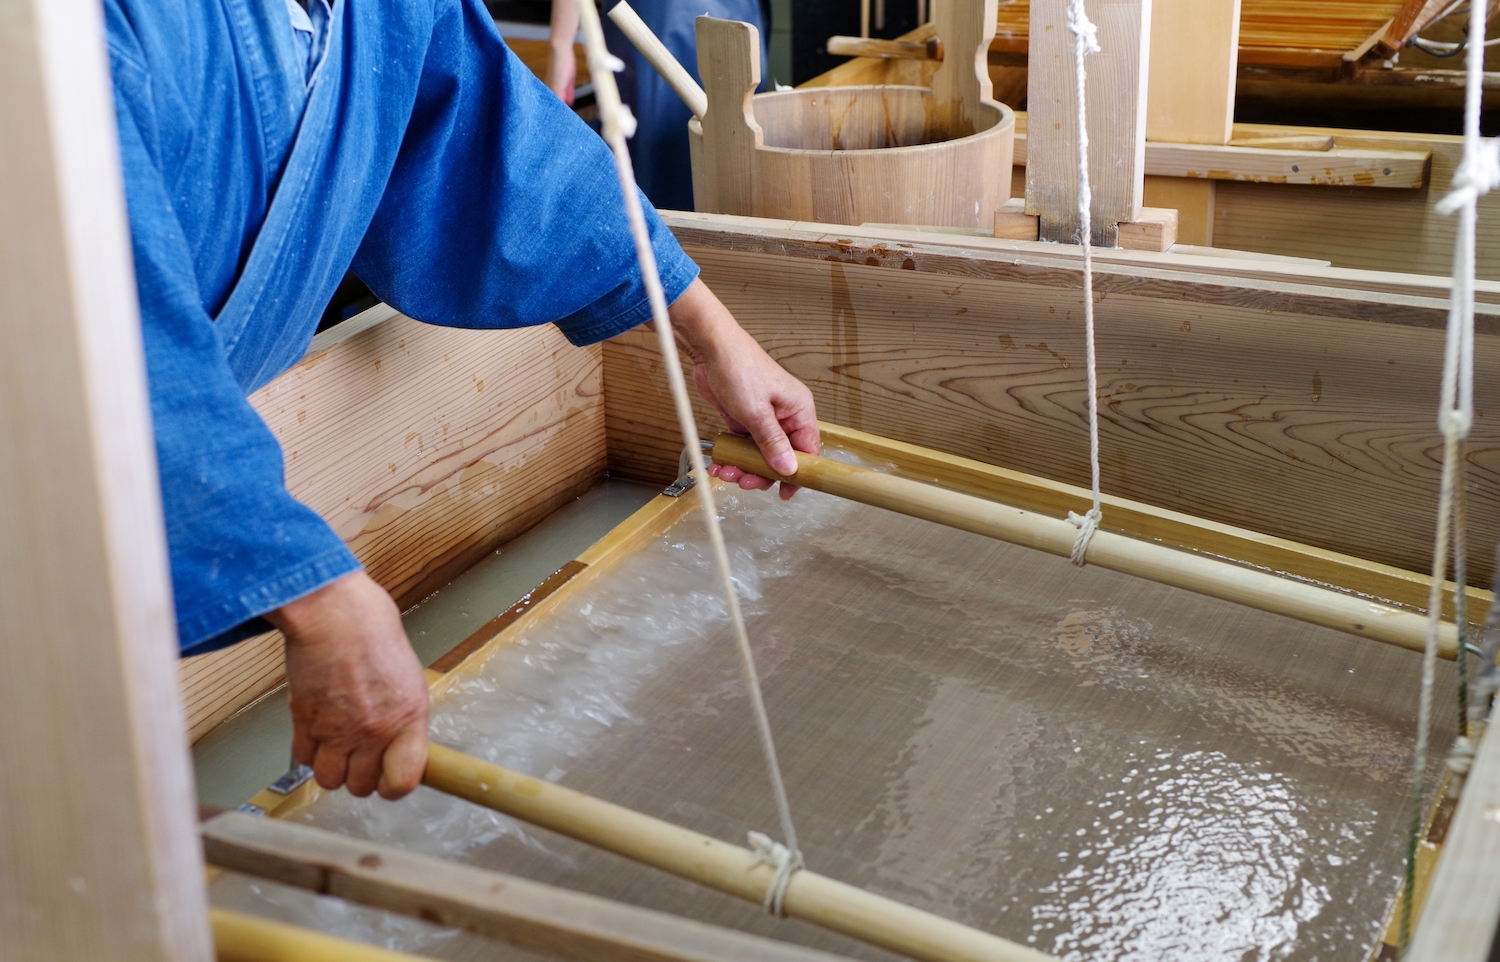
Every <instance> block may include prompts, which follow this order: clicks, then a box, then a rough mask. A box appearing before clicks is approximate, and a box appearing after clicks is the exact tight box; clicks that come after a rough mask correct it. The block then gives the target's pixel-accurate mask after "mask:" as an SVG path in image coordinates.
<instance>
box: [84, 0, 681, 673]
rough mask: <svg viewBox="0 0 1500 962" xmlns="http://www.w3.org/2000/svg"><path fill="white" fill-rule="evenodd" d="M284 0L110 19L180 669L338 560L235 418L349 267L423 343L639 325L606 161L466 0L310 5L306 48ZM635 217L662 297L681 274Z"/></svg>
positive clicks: (154, 5)
mask: <svg viewBox="0 0 1500 962" xmlns="http://www.w3.org/2000/svg"><path fill="white" fill-rule="evenodd" d="M288 2H289V0H173V2H168V0H105V12H106V23H107V32H108V41H109V52H110V59H111V66H112V70H113V74H114V85H115V100H116V108H117V112H118V117H119V126H120V147H121V155H122V161H123V166H124V174H125V193H126V200H127V203H128V206H129V212H130V227H131V238H132V242H133V249H134V254H135V268H136V280H137V285H138V288H139V292H140V307H141V326H142V331H143V334H144V340H145V347H146V365H147V373H148V376H149V380H150V389H151V410H152V416H153V418H154V421H155V430H156V446H157V458H158V463H159V466H160V472H161V487H162V498H163V502H164V504H165V509H166V523H167V542H168V547H169V548H170V552H171V563H172V588H173V591H174V594H175V598H176V605H177V628H178V635H179V639H180V643H181V646H182V650H183V652H184V654H196V653H199V652H203V651H209V650H212V649H214V648H218V647H222V646H224V645H226V644H230V643H232V642H234V641H237V640H239V639H241V638H245V637H248V636H250V635H252V634H255V633H258V632H260V631H264V630H266V628H267V625H266V623H265V622H264V621H263V620H262V619H261V618H260V617H259V616H260V615H262V614H264V613H265V612H267V611H270V610H272V609H274V608H277V607H280V606H281V605H282V604H285V603H286V602H288V601H291V600H293V599H295V598H298V597H300V596H302V595H305V594H307V593H308V592H310V591H312V590H314V589H315V588H318V587H320V586H321V585H324V584H326V583H328V582H329V581H331V580H333V579H335V578H337V577H339V576H340V575H343V574H346V573H348V572H350V571H353V570H355V569H357V568H358V567H359V562H358V561H357V560H356V559H355V558H354V556H353V555H352V554H350V552H349V550H348V549H347V548H346V547H345V546H344V544H343V542H342V541H341V540H340V539H339V538H338V536H337V535H335V534H334V533H333V531H332V529H330V528H329V527H328V525H327V524H326V523H325V522H324V521H323V520H322V519H321V518H319V517H318V516H317V515H316V514H315V513H313V512H312V511H311V510H310V509H309V508H307V507H306V506H304V505H302V504H300V503H299V502H298V501H296V500H295V499H294V498H293V497H292V496H291V495H290V494H288V493H287V490H286V485H285V479H284V473H283V467H282V460H281V448H280V446H279V445H278V444H277V442H276V439H275V437H273V436H272V434H271V432H270V431H269V430H268V429H267V427H266V425H265V423H264V422H263V421H261V419H260V417H259V416H258V415H257V414H256V412H255V410H254V409H253V408H252V407H251V406H250V404H249V402H248V401H247V400H246V397H247V395H249V394H250V393H251V392H253V391H255V390H256V389H257V388H260V387H261V386H263V385H265V384H266V383H268V382H269V381H271V380H272V379H273V378H275V377H276V376H277V375H278V374H280V373H281V372H282V371H284V370H286V369H287V368H288V367H290V366H292V365H293V364H295V363H296V362H297V361H298V359H299V358H301V356H302V354H303V352H304V351H305V350H306V348H307V345H308V343H309V341H310V340H311V339H312V335H313V332H314V330H315V328H316V325H317V321H318V318H319V315H320V314H321V312H322V309H323V307H324V305H325V304H326V303H327V301H328V299H329V297H330V296H331V295H332V293H333V290H334V288H335V287H336V286H337V284H338V282H339V280H340V279H341V278H342V277H343V275H344V273H345V271H346V270H347V269H348V268H349V267H350V266H351V264H352V266H353V268H354V270H355V271H356V272H357V273H358V274H359V276H360V277H361V278H362V279H363V280H364V281H365V283H367V284H368V285H369V286H370V289H371V290H372V291H374V292H375V294H376V295H378V296H379V297H381V298H382V299H384V300H385V301H386V302H388V303H390V304H392V305H393V306H395V307H396V308H398V309H399V310H400V311H402V312H403V313H405V314H407V315H409V316H411V317H414V318H417V319H419V320H422V321H427V322H430V323H434V324H444V325H450V326H456V327H473V328H510V327H524V326H528V325H534V324H546V323H555V324H557V325H558V327H559V328H561V329H562V331H563V333H565V334H566V335H567V337H568V339H569V340H571V341H572V342H573V343H575V344H590V343H593V342H595V341H599V340H602V339H604V338H606V337H610V336H612V335H614V334H617V333H620V332H621V331H625V330H627V329H629V328H631V327H634V326H636V325H638V324H640V323H642V322H643V321H644V320H646V319H647V318H648V316H649V308H648V307H647V304H646V295H645V292H644V289H643V287H642V284H641V281H640V275H639V271H638V269H637V268H636V264H635V255H634V249H633V246H632V244H631V240H630V236H629V229H628V226H627V224H626V221H625V215H624V206H623V203H622V201H621V197H620V191H619V186H618V181H617V180H616V178H615V172H614V168H613V166H612V165H611V162H610V158H609V154H608V151H607V150H606V148H605V146H604V144H603V142H602V141H600V139H599V138H598V137H597V136H596V135H595V134H594V133H593V132H592V131H590V130H589V129H588V127H586V126H585V125H584V124H583V123H582V122H581V121H579V120H578V118H577V117H576V116H575V115H574V114H573V113H572V111H570V110H568V109H567V108H566V107H565V106H563V105H562V103H561V102H560V101H558V99H557V98H556V97H554V96H553V95H552V94H551V93H550V92H549V91H548V90H547V89H546V87H544V86H543V85H542V84H541V83H539V82H538V81H537V80H535V79H534V78H533V77H532V76H531V74H530V72H529V71H528V70H527V69H526V68H525V67H524V66H523V65H522V64H521V63H520V61H519V60H517V59H516V57H515V56H514V55H512V54H511V53H510V51H509V50H508V49H506V47H505V45H504V44H503V43H502V42H501V40H500V37H499V35H498V34H497V33H496V31H495V27H494V24H493V22H492V21H491V20H490V18H489V16H488V14H487V13H486V12H485V9H484V7H483V6H482V5H481V4H480V3H479V0H335V2H334V3H333V5H332V7H331V10H329V9H327V7H326V4H325V0H311V5H310V6H311V8H312V12H314V13H317V14H320V16H315V17H313V18H312V20H311V21H308V20H307V19H306V18H303V21H302V22H303V25H304V26H303V28H302V29H294V28H293V25H292V21H291V20H290V19H289V16H288V9H289V8H288V6H287V4H288ZM312 5H317V6H312ZM309 22H311V23H313V24H314V25H315V31H316V32H315V33H313V34H309V33H308V32H307V31H306V29H305V26H306V24H307V23H309ZM650 221H651V229H652V232H653V236H654V238H655V247H656V256H657V259H658V261H659V262H660V264H661V271H662V279H663V282H664V284H665V286H666V291H667V296H668V298H669V299H675V298H676V297H677V296H678V295H680V294H681V293H682V292H683V291H684V290H686V289H687V286H688V284H690V283H691V282H692V280H693V278H694V277H696V276H697V268H696V267H695V266H694V265H693V263H692V262H691V261H690V260H689V259H688V258H687V256H686V255H684V254H683V252H682V250H681V248H680V247H678V246H677V244H676V242H675V241H674V240H673V239H672V237H671V234H670V233H669V232H668V231H667V230H666V229H665V228H664V227H663V226H662V224H661V222H660V221H659V220H658V219H657V218H656V217H655V215H654V213H651V214H650ZM502 389H503V386H502Z"/></svg>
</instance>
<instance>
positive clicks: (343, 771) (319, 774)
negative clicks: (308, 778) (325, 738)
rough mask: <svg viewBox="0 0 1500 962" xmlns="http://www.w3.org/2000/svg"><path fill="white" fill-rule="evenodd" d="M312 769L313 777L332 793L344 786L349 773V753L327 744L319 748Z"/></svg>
mask: <svg viewBox="0 0 1500 962" xmlns="http://www.w3.org/2000/svg"><path fill="white" fill-rule="evenodd" d="M312 768H313V777H314V778H316V779H317V780H318V784H319V785H320V786H321V787H323V788H326V789H328V790H329V791H330V792H331V791H333V790H334V789H335V788H338V787H339V786H340V785H342V784H344V780H345V777H346V776H347V774H348V771H349V752H348V750H347V749H339V748H336V747H335V746H333V745H331V744H329V743H327V742H325V743H323V744H321V745H319V746H318V754H317V757H316V758H314V759H313V766H312Z"/></svg>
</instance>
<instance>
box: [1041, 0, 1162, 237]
mask: <svg viewBox="0 0 1500 962" xmlns="http://www.w3.org/2000/svg"><path fill="white" fill-rule="evenodd" d="M1067 7H1068V0H1035V2H1033V3H1032V4H1031V50H1030V55H1029V60H1028V64H1027V69H1028V71H1029V74H1028V77H1027V96H1026V108H1027V111H1028V115H1029V119H1030V123H1029V127H1028V143H1027V153H1026V164H1027V166H1026V213H1028V214H1032V215H1035V216H1037V217H1039V218H1041V221H1040V225H1039V226H1040V229H1041V239H1042V240H1048V241H1058V242H1061V243H1076V242H1077V240H1078V232H1079V228H1080V221H1079V218H1078V183H1079V182H1078V102H1077V100H1078V98H1077V95H1076V91H1077V76H1078V73H1077V69H1076V63H1075V56H1074V37H1073V33H1072V31H1070V30H1069V29H1068V18H1067ZM1087 11H1088V16H1089V18H1090V19H1091V20H1092V21H1093V23H1094V26H1095V27H1097V28H1098V39H1099V46H1100V48H1101V49H1100V52H1099V53H1096V54H1091V55H1090V56H1088V57H1087V58H1086V59H1085V74H1086V76H1087V91H1086V95H1087V99H1088V132H1089V183H1090V187H1091V191H1092V195H1093V201H1092V204H1091V205H1090V212H1091V218H1092V223H1093V232H1092V233H1093V239H1094V243H1095V244H1097V245H1099V246H1101V247H1114V246H1115V239H1116V236H1117V234H1118V228H1117V225H1118V224H1119V223H1121V222H1122V221H1136V220H1139V219H1140V213H1141V207H1142V206H1143V204H1142V190H1143V178H1144V176H1145V170H1146V155H1145V149H1146V91H1147V75H1146V65H1147V63H1148V62H1149V60H1150V46H1151V32H1150V25H1151V0H1092V2H1090V3H1089V4H1088V5H1087Z"/></svg>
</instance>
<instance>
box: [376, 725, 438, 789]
mask: <svg viewBox="0 0 1500 962" xmlns="http://www.w3.org/2000/svg"><path fill="white" fill-rule="evenodd" d="M381 768H382V771H381V775H380V784H379V787H380V797H381V798H384V799H389V800H390V801H395V800H396V799H398V798H402V797H404V796H405V795H407V794H409V793H410V792H411V791H412V790H413V789H414V788H416V787H417V786H418V785H420V784H422V775H423V773H425V772H426V771H427V726H426V724H425V722H424V723H423V725H422V726H420V727H414V728H408V729H406V730H405V731H403V732H402V733H401V734H399V735H397V736H396V739H395V741H393V742H391V744H390V746H389V747H387V748H386V750H385V758H384V759H383V764H382V766H381Z"/></svg>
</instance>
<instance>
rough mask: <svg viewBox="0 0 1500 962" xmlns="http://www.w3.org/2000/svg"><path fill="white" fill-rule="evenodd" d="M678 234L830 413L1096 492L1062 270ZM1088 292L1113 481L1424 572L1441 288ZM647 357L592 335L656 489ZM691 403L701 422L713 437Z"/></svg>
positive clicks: (1497, 475) (1494, 501) (1496, 499)
mask: <svg viewBox="0 0 1500 962" xmlns="http://www.w3.org/2000/svg"><path fill="white" fill-rule="evenodd" d="M700 217H701V215H700ZM674 229H676V230H677V231H678V234H679V237H681V238H682V239H683V240H684V243H685V246H686V247H687V250H688V253H689V254H690V255H691V256H693V257H694V258H695V259H696V260H697V261H698V263H699V264H700V265H702V267H703V277H704V279H705V281H706V282H707V283H708V284H709V286H710V287H712V288H713V289H714V290H715V291H716V292H717V293H718V295H719V296H720V297H721V298H723V300H724V301H725V303H726V304H727V305H728V306H729V307H730V309H731V310H733V311H734V312H735V314H736V316H737V317H738V318H739V319H740V321H741V322H742V323H743V324H744V325H745V326H746V327H747V328H748V329H749V330H750V332H751V333H752V334H754V335H755V336H756V337H757V338H758V339H759V341H760V342H761V344H762V345H763V346H765V347H766V349H767V350H768V351H770V353H771V354H772V356H773V357H775V358H776V359H777V360H778V361H780V362H781V363H782V364H783V365H784V366H785V367H786V368H787V369H788V370H790V371H792V372H793V373H795V374H796V375H798V376H799V377H801V378H803V379H804V380H805V381H806V382H807V383H808V384H809V385H810V386H811V387H812V389H813V392H814V394H815V396H816V398H817V402H818V405H819V413H820V415H821V416H822V417H823V418H825V419H827V420H830V421H833V422H836V423H839V424H844V425H847V426H850V427H854V428H858V429H860V430H865V431H870V432H873V433H876V434H881V435H885V436H887V437H891V438H895V439H897V440H902V441H907V442H910V443H913V444H919V445H924V446H927V447H933V448H937V449H939V450H942V451H946V452H948V453H951V454H957V455H961V456H964V457H969V458H974V459H976V460H980V461H985V462H988V463H991V464H996V465H1001V466H1004V467H1008V468H1014V469H1017V470H1021V471H1025V472H1029V473H1033V474H1037V475H1041V476H1043V477H1046V478H1052V479H1055V480H1058V481H1064V482H1068V483H1072V484H1081V485H1087V484H1088V450H1087V427H1086V421H1085V415H1084V410H1085V387H1084V370H1083V343H1082V321H1081V319H1080V318H1079V316H1078V309H1079V307H1080V304H1079V300H1078V291H1077V289H1076V285H1077V273H1076V268H1062V267H1059V268H1057V269H1056V270H1055V271H1052V272H1050V273H1049V271H1048V270H1046V269H1041V268H1037V267H1030V266H1024V265H1022V266H1018V262H1017V258H1016V255H1014V254H1009V255H1008V254H1006V253H1005V252H988V251H970V250H957V251H956V250H953V249H948V250H942V249H938V248H922V247H920V246H917V245H908V244H900V245H897V244H884V243H878V242H876V241H873V240H871V241H867V242H861V241H835V240H833V238H832V235H825V238H826V239H824V240H821V241H820V240H816V239H812V240H809V239H808V238H809V237H811V238H816V236H817V235H815V234H802V235H799V234H798V232H796V231H792V230H786V231H782V232H777V231H775V230H771V229H769V228H768V229H766V230H763V231H759V232H755V231H751V230H746V231H744V232H742V233H738V234H736V233H735V232H734V231H733V230H730V229H724V230H721V231H719V232H717V234H716V233H715V232H713V231H709V230H706V229H699V228H698V227H696V226H694V225H686V224H684V223H683V222H678V223H677V224H675V225H674ZM736 247H737V248H739V249H732V248H736ZM1304 283H1306V281H1305V280H1304ZM1112 284H1116V285H1117V286H1115V289H1114V290H1113V291H1111V290H1110V287H1111V285H1112ZM1098 289H1099V290H1101V291H1102V292H1103V296H1102V298H1101V302H1100V304H1099V308H1098V324H1099V331H1100V335H1099V352H1100V366H1099V370H1100V393H1101V400H1102V408H1101V413H1102V423H1101V432H1102V456H1103V474H1104V490H1105V491H1106V492H1109V493H1111V494H1116V495H1120V496H1122V497H1128V498H1134V499H1137V500H1140V501H1144V502H1146V503H1149V504H1154V505H1158V506H1160V507H1164V508H1169V509H1173V510H1177V511H1184V512H1187V513H1190V514H1193V515H1196V516H1199V517H1203V518H1208V519H1211V520H1215V521H1220V522H1223V523H1227V524H1234V525H1239V526H1242V527H1246V528H1250V529H1252V530H1255V531H1260V532H1263V533H1266V534H1272V535H1277V536H1280V537H1285V538H1290V539H1293V540H1297V541H1301V542H1305V543H1309V544H1314V545H1317V546H1320V547H1324V548H1328V549H1331V550H1336V551H1341V552H1346V553H1348V554H1353V555H1356V556H1358V557H1361V558H1366V559H1369V560H1373V561H1380V562H1384V563H1387V564H1393V565H1397V566H1399V567H1401V568H1406V569H1409V570H1416V571H1421V570H1424V569H1425V568H1426V567H1427V566H1428V565H1429V564H1430V558H1429V553H1430V550H1431V544H1432V531H1433V524H1434V519H1435V505H1436V499H1437V488H1438V474H1439V458H1440V449H1441V442H1440V439H1439V435H1438V432H1437V428H1436V424H1435V414H1434V411H1435V405H1436V399H1437V392H1438V380H1439V375H1440V370H1441V353H1442V352H1441V342H1442V331H1441V330H1440V329H1439V327H1437V326H1436V325H1437V324H1439V323H1440V322H1441V318H1442V316H1443V315H1442V302H1441V301H1440V300H1438V299H1437V298H1428V299H1426V300H1425V301H1424V302H1423V303H1424V305H1425V306H1423V307H1422V308H1421V309H1420V310H1418V309H1416V308H1411V309H1407V308H1398V309H1393V311H1388V312H1386V313H1385V315H1384V317H1385V318H1386V319H1384V320H1364V319H1361V318H1363V317H1366V316H1381V315H1380V314H1379V313H1378V312H1379V301H1380V300H1381V297H1380V296H1375V297H1370V296H1367V295H1362V294H1357V293H1355V292H1347V293H1332V292H1330V291H1329V289H1327V288H1322V289H1317V290H1318V296H1317V297H1305V296H1302V295H1296V296H1294V297H1292V298H1291V299H1290V300H1288V299H1285V298H1283V295H1282V294H1277V295H1275V296H1276V297H1278V298H1283V299H1282V300H1279V301H1276V302H1275V304H1273V303H1272V302H1271V301H1267V300H1265V299H1264V297H1265V296H1266V288H1265V286H1264V285H1263V284H1260V283H1259V282H1251V281H1246V282H1243V283H1241V282H1237V281H1235V280H1234V279H1233V278H1225V277H1218V278H1198V279H1194V278H1192V277H1191V276H1190V275H1183V276H1182V277H1180V278H1178V279H1177V280H1172V279H1171V277H1170V275H1167V274H1165V273H1163V274H1160V276H1158V275H1157V274H1153V275H1152V277H1151V279H1150V280H1141V279H1140V278H1139V275H1134V276H1130V277H1127V276H1126V275H1120V276H1119V277H1117V278H1116V281H1115V282H1110V281H1108V280H1107V279H1106V280H1102V281H1101V286H1100V287H1099V288H1098ZM1325 295H1331V296H1325ZM1392 299H1393V300H1394V299H1395V298H1392ZM1277 305H1279V306H1277ZM1366 310H1368V311H1369V312H1370V313H1369V314H1365V313H1364V312H1365V311H1366ZM1424 325H1426V326H1424ZM1478 342H1479V343H1478V345H1477V350H1478V362H1477V363H1476V365H1475V367H1476V374H1477V384H1476V398H1477V406H1478V417H1477V418H1476V423H1475V429H1474V440H1473V448H1472V454H1471V459H1470V460H1471V465H1472V470H1471V474H1470V480H1471V487H1470V490H1471V492H1472V494H1471V501H1470V523H1471V541H1470V544H1471V546H1472V548H1471V559H1470V572H1471V583H1474V584H1487V583H1488V579H1489V577H1490V572H1491V570H1492V568H1493V563H1492V560H1491V551H1492V546H1493V545H1494V544H1495V541H1496V539H1497V538H1500V488H1497V484H1496V482H1497V481H1500V426H1497V422H1496V411H1497V405H1500V336H1495V335H1491V334H1486V335H1482V336H1480V337H1479V338H1478ZM655 358H656V345H655V340H654V337H653V336H652V335H650V334H648V333H646V332H642V331H635V332H631V333H629V334H626V335H624V336H622V337H620V338H617V339H615V340H613V341H611V342H609V343H608V344H607V345H606V346H605V381H606V384H607V386H608V390H607V391H606V422H607V425H608V431H609V445H610V448H609V451H610V468H611V470H612V471H615V472H618V473H620V474H623V475H628V476H634V477H640V478H644V479H650V480H653V481H660V480H663V479H666V478H669V477H670V476H671V475H672V474H673V473H674V472H675V470H676V464H677V455H678V448H679V447H680V442H679V441H678V440H677V431H676V429H675V426H674V423H673V418H672V415H671V407H670V404H669V402H668V400H667V398H666V395H665V392H664V390H663V388H662V386H661V385H662V383H663V379H662V377H661V376H660V372H659V362H658V361H657V360H656V359H655ZM699 413H700V423H701V425H702V429H703V430H704V431H705V432H708V431H711V430H719V429H720V421H719V419H718V417H717V416H716V415H714V414H713V413H712V412H711V411H709V410H708V409H707V408H706V407H704V406H702V405H701V404H700V407H699Z"/></svg>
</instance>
